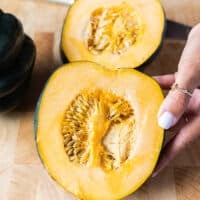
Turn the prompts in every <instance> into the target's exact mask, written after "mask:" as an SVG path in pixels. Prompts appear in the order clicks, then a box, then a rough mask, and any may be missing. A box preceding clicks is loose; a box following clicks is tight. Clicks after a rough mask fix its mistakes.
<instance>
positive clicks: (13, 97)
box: [0, 73, 32, 113]
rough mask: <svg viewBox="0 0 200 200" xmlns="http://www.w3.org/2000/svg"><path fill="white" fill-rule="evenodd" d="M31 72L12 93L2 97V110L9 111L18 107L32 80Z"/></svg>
mask: <svg viewBox="0 0 200 200" xmlns="http://www.w3.org/2000/svg"><path fill="white" fill-rule="evenodd" d="M31 74H32V73H30V74H29V76H28V77H27V78H26V79H25V80H24V82H23V83H22V84H21V85H20V86H19V87H18V88H16V89H15V90H14V91H13V92H12V93H11V94H9V95H6V96H4V97H1V98H0V112H1V113H2V112H7V111H10V110H12V109H14V108H15V107H17V106H18V105H19V104H20V102H21V100H22V98H23V97H24V95H25V93H26V91H27V89H28V87H29V83H30V80H31Z"/></svg>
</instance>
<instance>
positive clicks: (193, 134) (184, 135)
mask: <svg viewBox="0 0 200 200" xmlns="http://www.w3.org/2000/svg"><path fill="white" fill-rule="evenodd" d="M199 136H200V117H198V118H197V117H196V118H193V119H191V121H190V122H188V123H187V124H186V125H185V126H184V127H182V128H181V129H180V131H179V132H178V134H177V135H176V136H175V137H174V138H173V139H172V140H171V141H170V142H169V143H168V144H167V145H166V146H165V148H164V149H163V151H162V153H161V156H160V159H159V161H158V164H157V166H156V169H155V170H154V173H153V175H152V177H155V176H156V175H157V174H158V173H159V172H160V171H162V170H163V169H164V168H165V167H166V166H167V165H168V164H169V162H170V161H171V160H172V159H174V158H175V157H176V156H177V154H178V153H179V152H181V151H182V150H183V149H184V148H185V147H186V146H187V145H188V144H190V143H191V142H192V141H194V140H195V139H196V138H197V137H199Z"/></svg>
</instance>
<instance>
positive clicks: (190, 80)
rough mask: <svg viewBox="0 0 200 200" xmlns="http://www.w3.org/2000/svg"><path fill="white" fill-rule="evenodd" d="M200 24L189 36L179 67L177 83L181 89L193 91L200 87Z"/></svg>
mask: <svg viewBox="0 0 200 200" xmlns="http://www.w3.org/2000/svg"><path fill="white" fill-rule="evenodd" d="M199 37H200V24H198V25H197V26H195V27H194V28H193V29H192V31H191V32H190V34H189V37H188V40H187V43H186V46H185V48H184V50H183V53H182V55H181V59H180V62H179V65H178V74H177V77H176V82H177V83H178V84H179V86H180V87H182V88H186V89H189V90H193V89H194V88H196V87H197V85H200V79H199V77H200V56H199V52H200V40H199Z"/></svg>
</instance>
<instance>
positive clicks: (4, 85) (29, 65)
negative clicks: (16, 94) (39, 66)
mask: <svg viewBox="0 0 200 200" xmlns="http://www.w3.org/2000/svg"><path fill="white" fill-rule="evenodd" d="M35 58H36V47H35V45H34V43H33V41H32V39H31V38H29V37H28V36H25V39H24V42H23V45H22V49H21V51H20V53H19V56H18V58H17V59H16V63H15V64H14V65H13V67H12V69H10V71H9V73H5V72H4V73H1V74H0V97H2V96H5V95H7V94H9V93H11V92H12V91H14V90H15V89H16V88H17V87H19V86H20V85H21V84H22V83H23V82H24V80H25V79H26V78H27V77H28V76H29V75H30V74H31V73H32V70H33V66H34V61H35Z"/></svg>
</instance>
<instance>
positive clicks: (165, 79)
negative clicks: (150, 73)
mask: <svg viewBox="0 0 200 200" xmlns="http://www.w3.org/2000/svg"><path fill="white" fill-rule="evenodd" d="M153 78H154V79H155V80H156V81H157V82H158V83H159V84H160V86H161V87H162V88H163V89H170V88H171V86H172V84H173V83H174V82H175V75H174V74H167V75H163V76H154V77H153Z"/></svg>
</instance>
